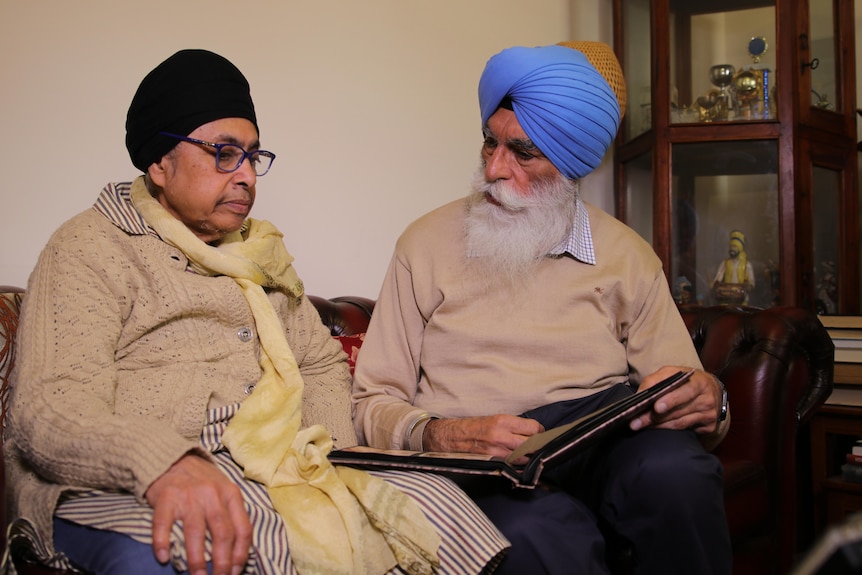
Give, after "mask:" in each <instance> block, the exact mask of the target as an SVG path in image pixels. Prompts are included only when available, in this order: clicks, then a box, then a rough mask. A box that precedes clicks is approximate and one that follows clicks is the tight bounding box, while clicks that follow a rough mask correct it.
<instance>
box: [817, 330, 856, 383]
mask: <svg viewBox="0 0 862 575" xmlns="http://www.w3.org/2000/svg"><path fill="white" fill-rule="evenodd" d="M819 318H820V323H822V324H823V325H824V326H825V327H826V331H827V332H829V336H830V337H831V338H832V343H834V344H835V383H839V384H851V385H862V316H858V315H856V316H853V315H821V316H819Z"/></svg>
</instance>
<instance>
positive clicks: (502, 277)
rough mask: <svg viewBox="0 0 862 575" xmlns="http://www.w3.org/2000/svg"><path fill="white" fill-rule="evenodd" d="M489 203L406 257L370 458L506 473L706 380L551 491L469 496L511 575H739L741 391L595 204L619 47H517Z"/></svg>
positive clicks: (377, 327)
mask: <svg viewBox="0 0 862 575" xmlns="http://www.w3.org/2000/svg"><path fill="white" fill-rule="evenodd" d="M479 104H480V111H481V118H482V132H483V136H484V142H483V144H482V153H481V165H480V167H479V169H478V170H477V171H476V174H475V176H474V180H473V190H472V193H471V194H470V195H469V196H467V197H466V198H462V199H459V200H456V201H454V202H451V203H449V204H447V205H444V206H442V207H440V208H438V209H436V210H434V211H432V212H430V213H429V214H426V215H424V216H422V217H421V218H419V219H418V220H416V221H415V222H413V223H412V224H410V226H409V227H408V228H407V229H406V230H405V232H404V233H403V234H402V236H401V237H400V238H399V240H398V242H397V245H396V247H395V253H394V256H393V258H392V261H391V264H390V267H389V270H388V272H387V275H386V277H385V279H384V283H383V286H382V289H381V292H380V295H379V298H378V300H377V305H376V307H375V310H374V315H373V318H372V321H371V325H370V327H369V330H368V333H367V334H366V339H365V342H364V344H363V347H362V353H361V354H360V355H359V362H358V365H357V367H356V374H355V379H354V386H353V402H354V405H355V407H356V417H355V424H356V431H357V434H358V437H359V440H360V442H365V443H367V444H369V445H372V446H375V447H381V448H395V449H410V450H428V451H457V452H473V453H482V454H489V455H493V456H500V457H506V456H508V455H509V454H510V453H512V451H513V450H514V449H515V448H517V447H518V446H519V445H520V444H521V443H523V442H524V440H526V439H527V438H528V437H530V436H531V435H534V434H536V433H539V432H541V431H543V430H545V429H550V428H553V427H556V426H559V425H562V424H565V423H568V422H571V421H574V420H576V419H578V418H580V417H582V416H584V415H586V414H588V413H591V412H593V411H595V410H596V409H599V408H601V407H603V406H606V405H608V404H609V403H612V402H614V401H616V400H617V399H620V398H624V397H627V396H629V395H631V394H632V393H634V391H635V390H636V389H638V388H640V389H644V388H648V387H651V386H653V385H655V384H656V383H657V382H659V381H660V380H662V379H663V378H664V377H666V376H668V375H670V374H671V373H674V372H676V371H678V370H680V369H689V368H690V369H693V370H694V374H693V375H692V377H691V379H690V380H688V381H687V382H686V383H685V384H683V385H682V386H681V387H679V388H678V389H677V390H675V391H672V392H670V393H669V394H668V395H666V396H664V397H663V398H662V399H660V400H659V401H658V402H657V403H656V404H655V406H654V407H653V409H652V410H651V411H650V412H648V413H646V414H644V415H642V416H640V417H638V418H637V419H635V420H633V421H632V422H631V424H630V429H628V430H625V431H624V432H621V433H619V434H618V435H616V436H614V437H613V438H611V439H608V440H605V441H603V442H601V443H599V444H597V445H596V447H595V448H592V449H590V450H589V451H587V452H583V453H579V454H577V455H576V456H575V457H573V458H572V459H571V460H569V461H568V462H567V463H565V464H562V465H560V466H558V467H555V468H552V469H550V470H549V471H546V473H545V475H544V476H543V477H544V479H545V482H544V484H543V486H542V487H541V488H538V489H535V490H517V489H512V488H511V486H510V485H509V483H508V482H507V481H503V483H505V485H499V484H497V483H496V482H493V481H488V480H481V481H477V482H476V484H475V485H471V486H469V488H468V489H469V492H470V494H471V496H472V497H473V498H474V500H475V501H476V502H477V503H478V504H479V506H480V507H481V508H482V509H483V511H485V513H486V514H487V515H488V516H489V517H490V518H491V519H492V520H493V521H494V523H495V524H496V525H497V526H498V527H499V528H500V530H501V531H502V532H503V533H504V534H505V535H506V536H507V538H508V539H509V540H510V541H511V543H512V547H511V549H510V550H509V551H508V553H507V555H506V556H505V558H504V559H503V560H502V562H501V564H500V566H499V568H498V570H497V571H495V573H503V574H509V573H512V574H523V573H531V574H533V573H555V574H561V573H562V574H569V573H579V574H580V573H612V572H619V570H620V569H623V568H625V569H626V570H633V572H635V573H639V574H659V573H660V574H662V575H668V574H674V573H679V574H682V573H685V574H689V573H698V574H702V573H712V574H724V573H729V572H730V563H731V550H730V542H729V535H728V530H727V522H726V518H725V515H724V506H723V499H722V469H721V465H720V463H719V462H718V460H717V458H716V457H714V456H713V455H711V454H710V453H709V449H711V448H712V447H713V446H715V445H717V444H718V442H720V441H721V439H722V438H723V437H724V434H725V433H726V431H727V428H728V426H729V421H730V420H729V414H728V407H727V396H726V393H725V391H724V386H723V385H722V384H721V382H720V381H718V380H717V379H716V378H715V377H713V376H712V375H710V374H708V373H706V372H704V371H703V369H702V366H701V363H700V360H699V358H698V355H697V353H696V352H695V349H694V347H693V345H692V341H691V338H690V337H689V334H688V331H687V329H686V327H685V326H684V324H683V322H682V319H681V318H680V315H679V313H678V311H677V308H676V306H675V304H674V300H673V298H672V296H671V292H670V290H669V288H668V285H667V281H666V279H665V276H664V273H663V271H662V266H661V262H660V261H659V259H658V257H657V256H656V254H655V253H654V251H653V250H652V248H651V247H650V245H649V244H648V243H646V242H645V241H643V240H642V239H641V238H640V237H639V236H638V235H637V234H636V233H635V232H633V231H632V230H631V229H629V228H628V227H626V226H625V225H623V224H622V223H621V222H620V221H618V220H616V219H615V218H613V217H612V216H610V215H608V214H606V213H604V212H603V211H601V210H599V209H597V208H595V207H594V206H591V205H589V204H587V203H586V202H584V201H583V199H582V198H581V196H580V193H579V186H580V184H581V181H582V179H583V178H584V177H585V176H586V175H588V174H589V173H590V172H592V171H593V170H594V169H595V168H596V167H597V166H598V165H599V164H600V163H601V161H602V158H603V157H604V155H605V153H606V152H607V149H608V148H609V147H610V145H611V143H612V142H613V140H614V138H615V136H616V133H617V129H618V128H619V123H620V119H621V116H622V114H623V112H624V110H625V87H624V82H623V79H622V72H621V70H620V68H619V63H618V62H617V60H616V57H615V56H614V54H613V52H612V51H611V50H610V48H609V47H608V46H606V45H605V44H601V43H597V42H573V43H565V44H563V45H554V46H542V47H534V48H527V47H515V48H510V49H507V50H503V51H502V52H500V53H499V54H497V55H495V56H494V57H492V58H491V59H490V60H489V61H488V63H487V65H486V67H485V70H484V73H483V74H482V77H481V79H480V81H479Z"/></svg>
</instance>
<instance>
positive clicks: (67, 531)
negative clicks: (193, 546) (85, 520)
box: [54, 517, 212, 575]
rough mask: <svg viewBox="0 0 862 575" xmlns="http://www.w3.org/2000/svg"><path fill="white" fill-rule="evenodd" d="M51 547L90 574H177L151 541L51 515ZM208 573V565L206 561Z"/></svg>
mask: <svg viewBox="0 0 862 575" xmlns="http://www.w3.org/2000/svg"><path fill="white" fill-rule="evenodd" d="M54 547H55V549H56V550H57V551H62V552H63V553H64V554H65V555H66V557H68V558H69V560H70V561H71V562H72V564H73V565H75V566H76V567H78V568H79V569H83V570H85V571H87V572H88V573H93V574H94V575H178V573H188V572H187V571H177V570H176V569H174V568H173V567H171V565H170V563H169V564H167V565H162V564H161V563H159V562H158V561H157V560H156V555H155V553H153V547H152V545H147V544H145V543H139V542H137V541H135V540H134V539H132V538H131V537H129V536H127V535H123V534H122V533H117V532H115V531H106V530H102V529H94V528H92V527H87V526H85V525H79V524H77V523H73V522H71V521H67V520H65V519H60V518H59V517H54ZM207 572H209V573H212V565H211V564H207Z"/></svg>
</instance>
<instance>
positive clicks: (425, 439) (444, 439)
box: [422, 414, 545, 463]
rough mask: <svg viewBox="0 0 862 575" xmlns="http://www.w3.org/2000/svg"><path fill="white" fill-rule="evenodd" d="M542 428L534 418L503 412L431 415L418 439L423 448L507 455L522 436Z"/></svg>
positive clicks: (522, 440) (537, 431) (520, 441)
mask: <svg viewBox="0 0 862 575" xmlns="http://www.w3.org/2000/svg"><path fill="white" fill-rule="evenodd" d="M544 430H545V429H544V427H542V424H540V423H539V422H538V421H536V420H535V419H526V418H524V417H518V416H516V415H506V414H500V415H488V416H484V417H467V418H464V419H432V420H431V421H429V422H428V425H426V426H425V433H424V435H423V436H422V443H423V448H424V449H425V450H426V451H452V452H459V453H485V454H488V455H494V456H497V457H508V455H509V454H510V453H512V451H513V450H514V449H515V448H517V447H518V446H519V445H521V444H522V443H523V442H524V440H526V439H527V438H528V437H530V436H531V435H533V434H536V433H540V432H542V431H544ZM525 462H526V461H516V462H515V463H525Z"/></svg>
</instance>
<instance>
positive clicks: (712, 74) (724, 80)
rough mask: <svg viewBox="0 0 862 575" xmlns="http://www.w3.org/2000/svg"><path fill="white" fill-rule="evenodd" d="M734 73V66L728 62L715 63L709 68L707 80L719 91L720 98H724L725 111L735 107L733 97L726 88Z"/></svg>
mask: <svg viewBox="0 0 862 575" xmlns="http://www.w3.org/2000/svg"><path fill="white" fill-rule="evenodd" d="M734 74H736V68H734V67H733V66H731V65H730V64H716V65H715V66H711V67H710V68H709V81H710V82H712V85H713V86H715V87H716V88H718V89H719V90H720V91H721V98H722V99H723V100H724V109H725V110H726V111H730V110H733V109H734V108H735V106H734V102H733V97H732V96H731V93H730V90H729V89H728V88H729V87H730V84H731V82H733V76H734Z"/></svg>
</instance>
